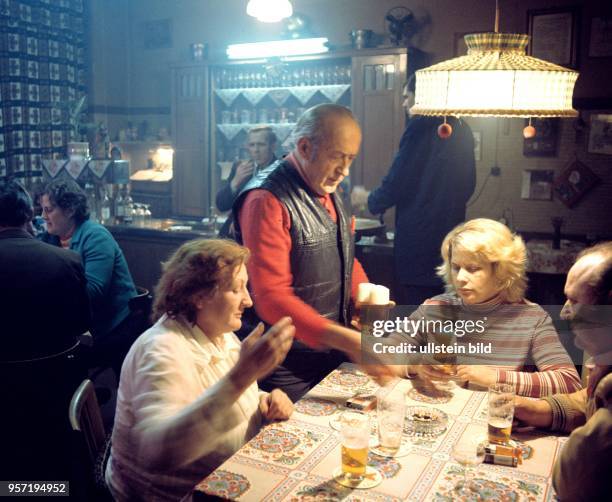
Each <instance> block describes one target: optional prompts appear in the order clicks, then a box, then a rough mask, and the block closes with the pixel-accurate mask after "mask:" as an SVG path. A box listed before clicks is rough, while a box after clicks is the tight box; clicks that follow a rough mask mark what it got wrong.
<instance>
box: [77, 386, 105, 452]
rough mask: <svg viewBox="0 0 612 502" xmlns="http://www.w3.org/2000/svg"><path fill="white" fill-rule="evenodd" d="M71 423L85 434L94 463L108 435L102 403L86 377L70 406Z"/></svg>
mask: <svg viewBox="0 0 612 502" xmlns="http://www.w3.org/2000/svg"><path fill="white" fill-rule="evenodd" d="M68 417H69V419H70V425H72V429H73V430H75V431H80V432H81V433H82V434H83V438H84V440H85V444H86V445H87V451H88V453H89V457H90V459H91V461H92V464H94V463H95V462H96V459H97V457H98V454H99V453H100V451H101V450H102V449H103V448H104V446H105V441H106V435H105V432H104V423H103V422H102V413H101V411H100V405H99V404H98V399H97V398H96V391H95V389H94V385H93V383H92V381H91V380H89V379H85V380H83V382H82V383H81V385H79V387H78V389H77V390H76V391H75V393H74V395H73V396H72V400H71V401H70V406H69V408H68Z"/></svg>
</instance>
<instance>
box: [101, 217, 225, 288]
mask: <svg viewBox="0 0 612 502" xmlns="http://www.w3.org/2000/svg"><path fill="white" fill-rule="evenodd" d="M106 228H108V230H109V231H110V233H111V234H113V237H114V238H115V240H116V241H117V242H118V244H119V246H120V247H121V249H122V250H123V254H124V255H125V259H126V260H127V263H128V266H129V268H130V272H131V274H132V278H133V279H134V282H135V283H136V285H137V286H141V287H144V288H147V289H148V290H149V291H153V288H154V286H155V284H157V281H158V280H159V278H160V276H161V263H162V262H163V261H166V260H167V259H168V258H169V257H170V255H171V254H172V253H173V252H174V251H175V250H176V249H177V248H178V247H179V246H180V245H181V244H183V243H184V242H187V241H190V240H193V239H210V238H212V237H215V236H216V235H217V230H216V229H215V230H213V229H212V228H210V227H207V226H205V225H203V224H202V223H200V222H195V221H184V220H174V219H151V220H149V221H146V222H139V223H138V224H133V223H132V224H117V225H106Z"/></svg>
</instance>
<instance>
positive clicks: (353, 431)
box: [340, 411, 370, 482]
mask: <svg viewBox="0 0 612 502" xmlns="http://www.w3.org/2000/svg"><path fill="white" fill-rule="evenodd" d="M340 423H341V429H340V434H341V435H342V472H343V473H344V475H345V476H346V478H348V479H349V480H351V481H355V482H358V481H360V480H362V479H363V476H364V475H365V473H366V466H367V464H368V446H369V442H370V418H369V416H368V415H366V414H365V413H361V412H359V411H345V412H344V413H343V414H342V416H341V418H340Z"/></svg>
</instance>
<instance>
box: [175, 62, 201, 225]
mask: <svg viewBox="0 0 612 502" xmlns="http://www.w3.org/2000/svg"><path fill="white" fill-rule="evenodd" d="M208 75H209V67H208V66H205V65H197V66H185V67H177V68H175V69H174V72H173V79H172V94H173V96H172V124H173V127H172V130H173V136H174V144H175V151H174V174H173V194H172V195H173V210H174V212H175V213H176V214H179V215H185V216H202V215H204V214H207V213H208V209H209V207H210V194H209V192H210V190H209V188H208V187H209V184H210V181H209V171H210V169H209V159H208V156H207V153H208V151H207V146H208V145H209V144H210V143H209V106H210V105H209V102H210V86H209V79H208Z"/></svg>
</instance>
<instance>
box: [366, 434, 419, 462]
mask: <svg viewBox="0 0 612 502" xmlns="http://www.w3.org/2000/svg"><path fill="white" fill-rule="evenodd" d="M370 451H371V452H372V453H375V454H376V455H379V456H381V457H387V458H401V457H405V456H406V455H409V454H410V453H411V452H412V444H411V443H410V441H409V440H408V438H402V442H401V444H400V447H399V448H398V449H397V450H394V451H391V450H388V449H387V448H384V447H382V446H380V443H377V444H376V445H375V446H370Z"/></svg>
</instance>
